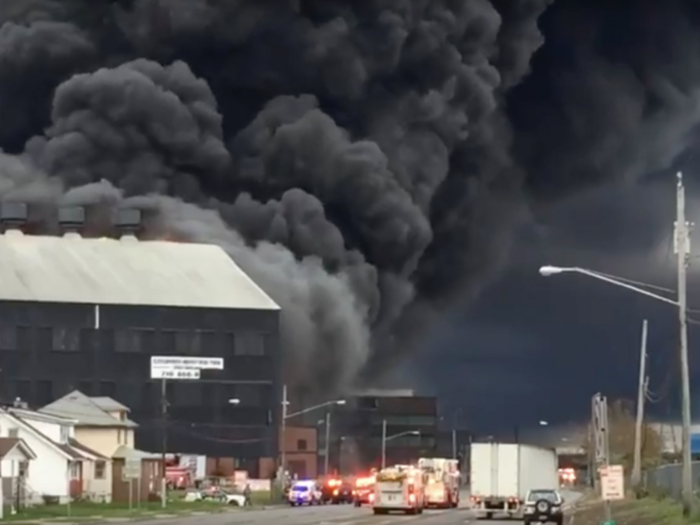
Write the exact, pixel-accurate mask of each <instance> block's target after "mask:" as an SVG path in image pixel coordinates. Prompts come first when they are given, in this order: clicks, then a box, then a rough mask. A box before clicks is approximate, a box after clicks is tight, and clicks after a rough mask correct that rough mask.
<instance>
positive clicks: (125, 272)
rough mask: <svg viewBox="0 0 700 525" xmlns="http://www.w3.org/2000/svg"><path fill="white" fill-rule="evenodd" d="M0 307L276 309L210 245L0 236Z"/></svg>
mask: <svg viewBox="0 0 700 525" xmlns="http://www.w3.org/2000/svg"><path fill="white" fill-rule="evenodd" d="M0 260H2V262H3V264H2V266H3V268H2V272H0V300H5V301H40V302H56V303H83V304H94V305H99V304H120V305H152V306H172V307H195V308H226V309H248V310H274V311H276V310H279V309H280V308H279V306H278V305H277V304H276V303H275V302H274V301H273V300H272V299H271V298H270V297H269V296H268V295H267V294H266V293H265V292H264V291H263V290H262V288H260V287H259V286H258V285H257V284H256V283H255V282H253V280H252V279H251V278H250V277H248V276H247V275H246V274H245V273H244V272H243V270H241V269H240V268H239V267H238V265H237V264H236V263H235V262H234V261H233V260H232V259H231V257H230V256H229V255H228V254H227V253H226V252H225V251H224V250H223V249H222V248H221V247H219V246H216V245H214V244H193V243H177V242H169V241H167V242H166V241H139V240H137V239H136V238H135V237H128V236H127V237H124V238H122V239H106V238H101V239H94V238H83V237H81V236H80V235H77V234H68V235H65V236H63V237H52V236H43V235H24V234H23V233H22V232H20V231H19V230H8V231H7V232H6V233H4V234H0Z"/></svg>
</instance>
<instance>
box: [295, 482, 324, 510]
mask: <svg viewBox="0 0 700 525" xmlns="http://www.w3.org/2000/svg"><path fill="white" fill-rule="evenodd" d="M287 499H288V501H289V504H290V505H291V506H292V507H297V506H300V505H318V504H320V503H321V491H320V490H319V489H318V486H317V485H316V482H315V481H312V480H308V481H296V482H294V484H293V485H292V486H291V488H290V489H289V494H288V496H287Z"/></svg>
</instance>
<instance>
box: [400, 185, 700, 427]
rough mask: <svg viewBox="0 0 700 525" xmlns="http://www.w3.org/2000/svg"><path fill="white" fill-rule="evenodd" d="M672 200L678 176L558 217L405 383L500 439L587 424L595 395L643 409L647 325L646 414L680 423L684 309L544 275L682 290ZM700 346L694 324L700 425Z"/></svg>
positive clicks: (611, 191) (699, 249) (571, 206)
mask: <svg viewBox="0 0 700 525" xmlns="http://www.w3.org/2000/svg"><path fill="white" fill-rule="evenodd" d="M688 176H689V177H692V176H693V173H692V172H691V173H689V174H688ZM690 189H691V190H692V184H691V185H690ZM674 202H675V176H674V174H673V173H669V174H668V176H666V177H663V178H662V179H661V180H658V181H657V180H655V181H654V182H653V183H648V184H646V185H642V186H636V187H625V188H622V189H621V188H600V189H598V190H596V191H595V192H592V193H591V194H589V195H585V196H581V197H575V198H573V199H571V202H569V203H567V204H565V205H563V206H562V208H561V209H553V210H552V212H551V214H547V217H546V218H544V219H542V220H541V221H540V222H539V223H538V224H537V228H535V227H532V225H531V227H530V228H526V229H525V230H526V231H523V235H522V236H521V240H520V242H519V244H518V246H517V247H515V248H514V249H513V250H512V253H511V256H510V258H509V264H508V267H507V269H505V270H504V271H503V273H502V274H501V276H500V277H499V278H497V279H496V280H495V282H494V283H493V284H492V285H491V286H489V287H488V288H487V289H486V290H485V291H484V292H483V293H482V294H481V296H480V297H479V298H478V300H477V301H475V302H474V303H472V304H469V305H466V306H463V307H461V308H457V309H455V310H454V311H453V312H452V315H451V317H450V318H449V319H448V320H446V321H445V322H444V325H443V326H442V327H441V328H440V329H439V330H436V332H435V334H434V336H433V338H432V339H430V340H428V341H426V342H425V343H424V346H423V349H422V353H421V355H420V358H419V359H418V361H417V363H415V364H413V365H411V366H409V367H408V369H407V371H406V374H407V375H406V377H411V378H412V377H413V374H415V380H416V381H418V383H419V384H421V386H422V387H423V388H425V389H426V390H427V391H431V392H433V393H435V394H437V395H438V396H439V398H440V401H441V406H442V408H443V410H444V411H445V412H446V413H448V414H449V413H454V412H455V411H457V412H459V414H460V415H459V416H458V421H459V422H460V423H459V424H460V425H461V426H465V427H469V428H476V429H479V430H481V431H498V430H503V428H506V429H509V428H510V426H511V425H514V424H517V425H522V426H523V427H530V426H536V425H537V424H538V422H539V421H540V420H545V421H548V422H550V423H552V424H563V423H569V422H572V421H581V420H585V419H586V418H587V417H588V414H589V412H590V397H591V396H592V395H593V394H594V393H595V392H602V393H603V394H604V395H607V396H608V397H609V398H611V399H614V398H623V399H630V400H631V399H636V395H637V390H636V389H637V384H638V366H639V357H640V346H641V334H642V323H643V319H647V320H648V323H649V324H648V330H649V331H648V344H647V348H648V375H649V381H650V383H649V389H650V396H649V397H650V403H649V404H648V407H649V408H648V410H649V413H650V416H651V417H653V418H658V419H663V420H667V419H672V420H677V419H678V418H679V415H680V412H679V399H680V398H679V396H680V390H679V388H678V386H679V378H680V375H679V374H680V369H679V361H678V359H679V357H678V352H677V348H678V333H679V332H678V314H677V310H676V309H674V308H673V306H672V305H667V304H664V303H662V302H658V301H656V300H654V299H652V298H647V297H645V296H642V295H639V294H636V293H634V292H631V291H628V290H625V289H622V288H619V287H616V286H613V285H611V284H608V283H604V282H601V281H597V280H595V279H592V278H590V277H586V276H583V275H578V274H560V275H556V276H551V277H548V278H545V277H542V276H541V275H540V274H539V272H538V270H539V267H540V266H542V265H546V264H552V265H558V266H579V267H582V268H588V269H593V270H598V271H602V272H606V273H609V274H612V275H616V276H620V277H625V278H630V279H635V280H638V281H640V282H644V283H650V284H654V285H658V286H663V287H668V288H670V289H671V290H673V289H675V288H676V281H675V279H676V275H677V274H676V266H675V264H676V258H675V255H674V253H673V245H672V237H671V232H672V228H673V221H674V219H675V209H674ZM687 211H688V218H689V220H691V221H692V220H694V221H695V222H696V223H700V200H698V199H693V198H690V192H689V198H688V210H687ZM694 218H695V219H694ZM527 230H529V231H527ZM534 230H538V231H534ZM543 232H544V233H543ZM699 243H700V236H699V235H698V231H697V229H696V230H695V232H694V234H693V235H692V241H691V250H692V251H693V255H692V257H691V261H690V267H689V274H688V276H689V278H688V289H689V302H690V305H691V307H692V306H693V304H695V305H700V294H699V293H698V292H696V290H697V283H698V274H699V273H700V264H699V263H700V260H698V259H699V257H700V244H699ZM669 297H673V294H669ZM691 317H692V314H691ZM698 337H700V330H698V326H693V325H690V328H689V341H690V343H689V344H690V365H691V368H690V370H691V393H692V399H693V402H694V407H693V416H694V418H695V419H696V420H700V363H699V361H698V360H699V359H700V354H699V350H700V342H698ZM411 380H413V379H411Z"/></svg>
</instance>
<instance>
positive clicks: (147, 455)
mask: <svg viewBox="0 0 700 525" xmlns="http://www.w3.org/2000/svg"><path fill="white" fill-rule="evenodd" d="M130 457H138V458H141V459H161V458H162V454H155V453H153V452H146V451H143V450H138V449H136V448H129V447H127V446H125V445H119V447H118V448H117V450H115V451H114V454H112V459H126V458H130Z"/></svg>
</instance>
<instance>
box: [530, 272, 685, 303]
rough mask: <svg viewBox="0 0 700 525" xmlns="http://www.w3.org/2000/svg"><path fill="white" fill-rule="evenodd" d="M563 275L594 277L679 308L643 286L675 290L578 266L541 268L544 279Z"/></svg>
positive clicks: (668, 298) (673, 301) (669, 300)
mask: <svg viewBox="0 0 700 525" xmlns="http://www.w3.org/2000/svg"><path fill="white" fill-rule="evenodd" d="M561 273H578V274H580V275H585V276H587V277H592V278H593V279H598V280H599V281H603V282H606V283H608V284H612V285H614V286H619V287H620V288H626V289H627V290H631V291H633V292H637V293H638V294H642V295H646V296H647V297H651V298H652V299H656V300H657V301H661V302H664V303H668V304H672V305H674V306H679V303H678V301H676V300H674V299H671V298H670V297H664V296H663V295H659V294H655V293H654V292H650V291H649V290H645V289H644V288H642V286H647V287H648V288H655V289H657V290H663V291H668V292H671V293H673V290H668V289H666V288H662V287H660V286H649V285H645V284H644V283H640V282H638V281H633V280H632V279H625V278H623V277H617V276H613V275H608V274H605V273H602V272H596V271H593V270H588V269H586V268H579V267H578V266H568V267H562V266H549V265H547V266H542V267H540V275H541V276H542V277H551V276H552V275H559V274H561Z"/></svg>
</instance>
